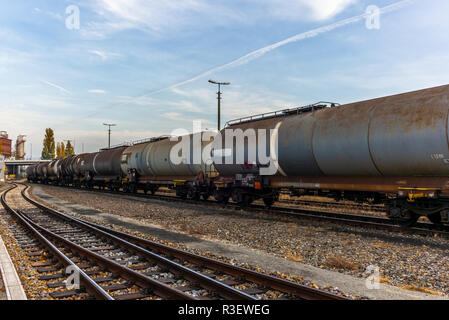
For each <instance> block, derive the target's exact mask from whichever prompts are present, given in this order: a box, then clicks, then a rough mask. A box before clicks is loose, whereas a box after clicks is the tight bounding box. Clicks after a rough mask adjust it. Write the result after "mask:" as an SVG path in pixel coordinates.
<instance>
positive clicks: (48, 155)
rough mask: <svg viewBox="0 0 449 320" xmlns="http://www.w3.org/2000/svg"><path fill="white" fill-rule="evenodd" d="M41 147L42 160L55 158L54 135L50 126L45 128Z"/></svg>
mask: <svg viewBox="0 0 449 320" xmlns="http://www.w3.org/2000/svg"><path fill="white" fill-rule="evenodd" d="M43 145H44V148H43V149H42V155H41V159H42V160H53V159H54V158H55V135H54V132H53V130H52V129H51V128H47V129H45V138H44V142H43Z"/></svg>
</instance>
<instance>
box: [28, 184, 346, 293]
mask: <svg viewBox="0 0 449 320" xmlns="http://www.w3.org/2000/svg"><path fill="white" fill-rule="evenodd" d="M22 194H23V196H24V198H25V200H27V201H28V202H30V203H31V204H33V205H35V206H37V207H39V208H40V209H41V210H44V211H47V212H49V213H52V214H54V215H57V216H60V217H61V218H64V219H68V220H71V221H74V222H76V223H78V224H80V225H83V226H87V225H88V226H90V227H91V228H93V230H96V232H98V231H102V232H104V234H105V235H108V236H110V237H115V238H116V239H119V240H121V241H122V242H124V243H126V245H127V246H129V247H130V248H133V249H135V250H139V252H141V253H147V254H148V253H151V254H152V255H155V254H154V253H152V252H149V251H148V250H146V249H144V248H148V249H150V250H153V251H157V252H162V253H164V254H166V255H168V256H172V257H176V258H179V259H184V260H187V261H189V262H191V263H195V264H199V265H204V266H207V267H208V268H211V269H213V270H217V271H222V272H224V273H227V274H229V275H232V276H235V277H239V278H244V279H245V280H247V281H252V282H254V283H257V284H260V285H264V286H266V287H269V288H272V289H275V290H278V291H281V292H284V293H289V294H294V295H296V296H298V297H300V298H302V299H315V300H317V299H320V300H344V298H343V297H341V296H338V295H335V294H331V293H328V292H326V291H323V290H318V289H314V288H310V287H308V286H305V285H300V284H297V283H294V282H291V281H287V280H284V279H280V278H276V277H273V276H270V275H266V274H261V273H258V272H255V271H252V270H249V269H245V268H241V267H238V266H233V265H231V264H228V263H225V262H222V261H218V260H214V259H210V258H206V257H203V256H200V255H196V254H193V253H189V252H186V251H183V250H179V249H175V248H172V247H169V246H166V245H163V244H160V243H157V242H153V241H149V240H147V239H143V238H140V237H136V236H133V235H129V234H126V233H123V232H120V231H116V230H113V229H110V228H107V227H104V226H101V225H98V224H95V223H92V222H88V221H84V220H81V219H78V218H75V217H72V216H69V215H67V214H64V213H61V212H59V211H57V210H55V209H52V208H49V207H47V206H45V205H43V204H41V203H39V202H37V201H35V200H33V199H31V198H30V197H28V196H27V195H26V194H25V189H24V190H23V191H22ZM123 239H126V241H124V240H123ZM157 256H158V257H161V256H160V255H157ZM161 258H162V259H164V261H170V260H168V259H166V258H164V257H161ZM206 278H207V279H208V280H212V279H210V278H208V277H206ZM214 282H218V281H215V280H214ZM229 288H231V289H233V290H235V289H234V288H232V287H228V290H229ZM245 295H246V294H245ZM249 297H250V298H253V297H252V296H250V295H246V296H243V297H237V298H239V299H242V298H249ZM231 298H232V297H231ZM233 298H236V297H235V296H234V297H233ZM253 299H254V298H253Z"/></svg>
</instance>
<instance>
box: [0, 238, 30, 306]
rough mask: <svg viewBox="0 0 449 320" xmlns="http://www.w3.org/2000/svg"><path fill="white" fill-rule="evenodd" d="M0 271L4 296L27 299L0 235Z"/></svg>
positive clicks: (9, 298)
mask: <svg viewBox="0 0 449 320" xmlns="http://www.w3.org/2000/svg"><path fill="white" fill-rule="evenodd" d="M0 272H1V275H2V280H3V284H4V286H5V290H6V297H7V299H8V300H27V296H26V294H25V291H24V290H23V287H22V283H21V282H20V278H19V276H18V274H17V272H16V268H15V267H14V264H13V263H12V261H11V258H10V256H9V254H8V250H6V247H5V244H4V243H3V240H2V238H1V237H0Z"/></svg>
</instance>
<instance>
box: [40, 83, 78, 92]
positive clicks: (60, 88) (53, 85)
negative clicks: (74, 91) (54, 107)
mask: <svg viewBox="0 0 449 320" xmlns="http://www.w3.org/2000/svg"><path fill="white" fill-rule="evenodd" d="M40 81H41V82H43V83H45V84H48V85H49V86H52V87H54V88H56V89H59V90H61V91H62V92H64V93H68V94H71V92H70V91H69V90H67V89H65V88H63V87H61V86H58V85H57V84H54V83H51V82H50V81H46V80H40Z"/></svg>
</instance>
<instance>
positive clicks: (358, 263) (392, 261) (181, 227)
mask: <svg viewBox="0 0 449 320" xmlns="http://www.w3.org/2000/svg"><path fill="white" fill-rule="evenodd" d="M39 188H42V190H44V191H45V192H46V193H48V194H49V195H51V196H53V197H56V198H59V199H62V200H66V201H68V202H71V203H77V204H82V205H84V206H87V207H89V208H93V209H96V210H99V211H101V212H105V213H110V214H114V215H118V216H121V217H127V218H132V219H136V220H139V221H143V222H145V223H149V224H152V225H155V226H157V227H160V228H163V229H166V230H170V231H173V232H177V233H182V234H185V235H189V236H194V237H197V238H201V239H207V240H213V241H217V242H220V243H222V244H232V245H237V246H241V247H247V248H252V249H256V250H259V251H262V252H265V253H268V254H270V255H274V256H277V257H282V258H284V259H286V261H288V262H289V263H290V262H296V263H301V264H305V265H310V266H314V267H317V268H320V269H326V270H331V271H338V272H340V273H343V274H347V275H351V276H356V277H359V278H363V279H364V278H366V277H367V276H368V273H366V271H367V269H369V268H373V267H377V268H378V270H379V271H380V281H381V283H385V284H391V285H393V286H396V287H400V288H403V289H407V290H412V291H420V292H425V293H432V294H440V295H442V294H446V295H447V294H449V258H448V257H449V255H448V253H449V240H448V239H442V238H432V237H423V236H418V235H410V234H398V233H393V232H389V231H379V230H372V229H369V228H364V227H352V226H345V225H337V224H333V223H330V222H315V221H310V220H300V219H298V218H292V217H285V218H279V217H278V216H277V217H273V216H270V215H269V214H267V213H253V212H246V211H244V210H231V209H222V208H217V207H215V206H207V205H204V206H198V205H191V204H185V203H180V202H162V201H158V200H151V199H141V198H133V197H122V196H117V195H110V194H99V193H91V192H88V191H81V190H73V189H63V188H59V187H50V186H39ZM44 200H45V199H44Z"/></svg>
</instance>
